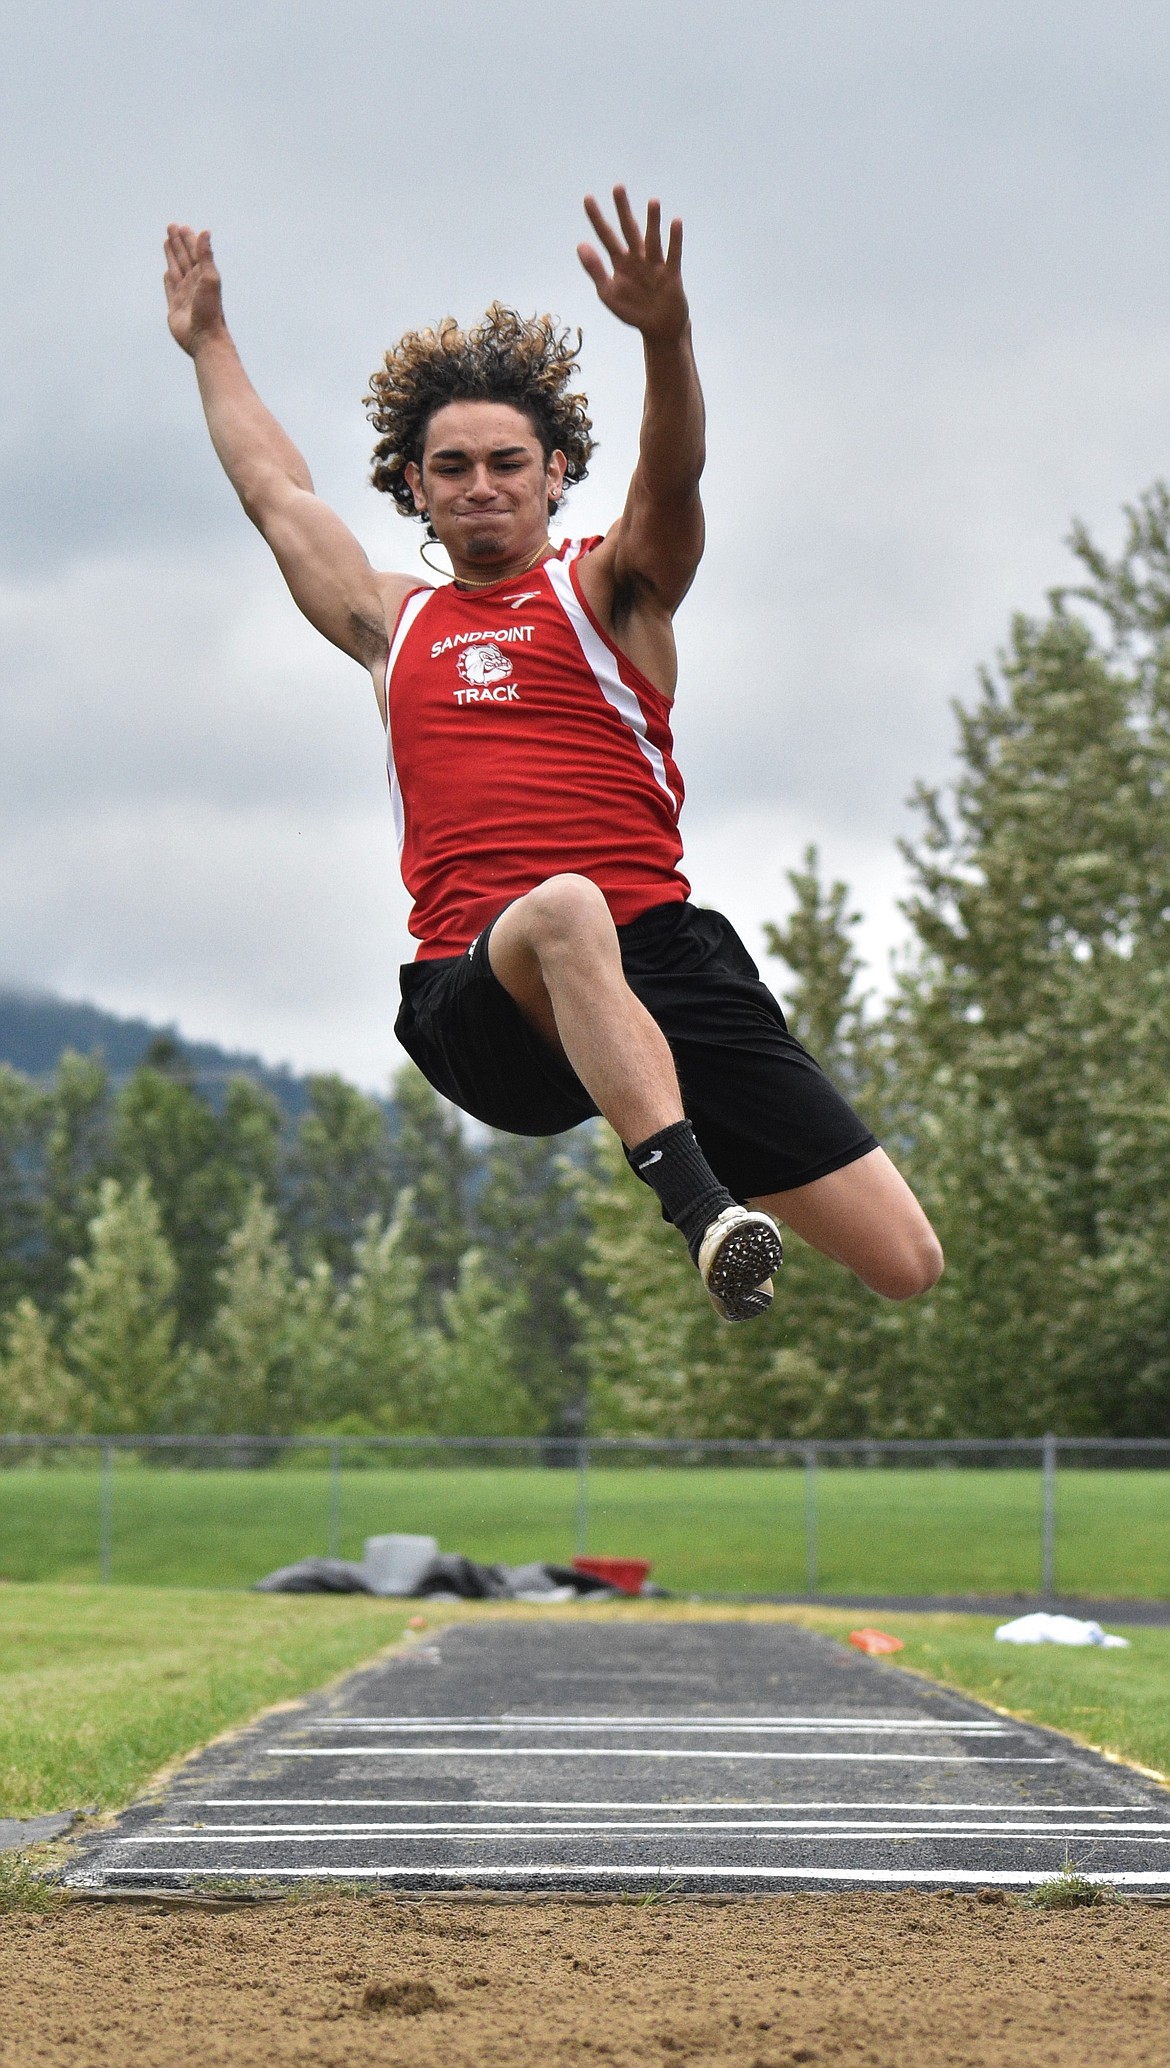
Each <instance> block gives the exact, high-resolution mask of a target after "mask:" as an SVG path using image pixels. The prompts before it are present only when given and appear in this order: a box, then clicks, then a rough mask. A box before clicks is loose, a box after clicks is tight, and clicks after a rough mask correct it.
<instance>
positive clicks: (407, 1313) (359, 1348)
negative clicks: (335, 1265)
mask: <svg viewBox="0 0 1170 2068" xmlns="http://www.w3.org/2000/svg"><path fill="white" fill-rule="evenodd" d="M411 1207H412V1201H411V1195H410V1193H409V1191H407V1192H403V1193H400V1194H399V1197H398V1204H397V1206H396V1207H395V1211H394V1216H393V1219H392V1220H390V1221H387V1222H384V1223H383V1222H380V1221H379V1220H378V1217H377V1215H376V1214H372V1215H371V1216H370V1219H369V1220H368V1221H367V1223H366V1225H365V1228H364V1229H363V1230H362V1233H361V1236H360V1238H359V1240H358V1242H357V1244H356V1245H355V1248H354V1253H353V1274H352V1276H351V1278H350V1280H349V1284H348V1286H347V1288H346V1291H345V1294H344V1297H343V1301H342V1306H341V1329H342V1347H341V1351H340V1356H339V1364H338V1376H337V1385H336V1390H335V1394H334V1398H333V1400H332V1402H331V1404H330V1407H329V1410H328V1412H329V1417H330V1420H331V1422H333V1423H335V1424H336V1423H343V1424H344V1425H345V1426H346V1427H348V1428H352V1429H355V1430H356V1429H357V1428H359V1427H361V1428H366V1429H370V1430H379V1431H382V1432H383V1433H393V1432H396V1431H397V1432H408V1431H416V1430H421V1429H422V1427H423V1424H424V1417H423V1411H422V1403H421V1393H420V1386H421V1379H422V1374H423V1372H424V1371H425V1370H426V1369H427V1367H428V1365H429V1363H430V1361H431V1356H432V1352H433V1347H434V1341H435V1338H436V1334H437V1331H436V1330H435V1329H434V1328H426V1327H423V1326H421V1325H420V1323H419V1319H418V1313H417V1307H416V1302H417V1295H418V1285H419V1278H420V1275H421V1266H420V1264H419V1261H418V1258H417V1256H416V1255H415V1254H414V1251H413V1248H412V1246H411V1227H410V1217H411Z"/></svg>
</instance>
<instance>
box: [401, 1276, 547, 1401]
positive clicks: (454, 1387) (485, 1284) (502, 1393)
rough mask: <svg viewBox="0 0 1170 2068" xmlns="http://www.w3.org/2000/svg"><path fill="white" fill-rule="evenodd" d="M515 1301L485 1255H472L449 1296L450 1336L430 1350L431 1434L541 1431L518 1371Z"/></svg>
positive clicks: (446, 1332) (427, 1395) (446, 1320)
mask: <svg viewBox="0 0 1170 2068" xmlns="http://www.w3.org/2000/svg"><path fill="white" fill-rule="evenodd" d="M512 1305H513V1303H512V1301H511V1300H510V1299H509V1298H508V1296H507V1295H506V1294H501V1292H500V1289H499V1287H498V1285H497V1284H496V1282H495V1277H494V1274H493V1273H492V1272H491V1271H489V1270H488V1269H487V1268H486V1266H485V1263H484V1259H483V1255H482V1252H481V1251H479V1250H476V1249H469V1250H468V1251H467V1252H466V1254H465V1255H464V1256H463V1257H462V1259H461V1260H460V1265H459V1275H458V1279H457V1281H456V1283H455V1285H454V1286H453V1287H452V1288H451V1290H450V1291H449V1292H447V1293H445V1294H444V1295H443V1329H442V1331H441V1333H439V1334H437V1335H436V1336H435V1337H434V1338H433V1339H432V1341H431V1344H430V1361H429V1368H428V1370H427V1371H426V1373H425V1375H424V1379H423V1385H424V1389H425V1390H424V1395H423V1407H424V1412H425V1416H426V1420H425V1427H426V1428H427V1429H428V1430H430V1431H434V1432H435V1433H436V1434H438V1435H442V1436H526V1435H530V1434H532V1433H533V1432H534V1431H535V1430H536V1429H537V1426H538V1424H537V1418H536V1413H535V1410H534V1407H533V1403H532V1400H531V1398H530V1396H529V1395H528V1393H527V1392H526V1390H525V1388H524V1387H523V1386H522V1385H521V1384H520V1382H519V1380H518V1378H517V1376H516V1373H515V1370H514V1369H513V1365H512V1346H513V1342H514V1340H515V1338H514V1328H513V1311H512Z"/></svg>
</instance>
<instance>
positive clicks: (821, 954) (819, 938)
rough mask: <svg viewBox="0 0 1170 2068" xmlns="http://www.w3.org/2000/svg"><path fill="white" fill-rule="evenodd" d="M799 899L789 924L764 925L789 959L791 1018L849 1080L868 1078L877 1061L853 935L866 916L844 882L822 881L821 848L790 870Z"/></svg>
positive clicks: (820, 1056) (771, 943)
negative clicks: (856, 908)
mask: <svg viewBox="0 0 1170 2068" xmlns="http://www.w3.org/2000/svg"><path fill="white" fill-rule="evenodd" d="M787 873H788V881H789V883H790V884H791V886H792V890H793V893H794V896H795V904H794V905H793V908H792V911H791V913H790V914H789V916H788V919H787V920H786V921H785V923H784V925H783V926H775V925H771V924H769V925H766V926H765V928H764V934H765V938H766V940H767V944H768V953H769V954H770V955H776V956H778V957H779V958H780V960H781V961H782V962H784V963H786V964H787V966H788V968H789V970H790V971H791V973H792V983H791V984H790V985H789V986H788V987H787V996H786V1008H785V1017H786V1019H787V1021H788V1024H789V1027H790V1028H791V1030H792V1032H793V1033H794V1034H795V1036H796V1038H797V1040H798V1041H801V1042H803V1044H804V1046H805V1047H806V1048H807V1049H808V1050H809V1051H810V1053H811V1054H812V1055H814V1056H815V1057H816V1058H817V1061H818V1062H819V1063H820V1064H821V1067H822V1068H823V1069H825V1070H827V1071H828V1073H829V1075H830V1076H831V1077H834V1078H836V1079H837V1080H838V1081H839V1082H841V1083H842V1085H843V1086H845V1085H848V1087H849V1088H850V1089H852V1088H853V1087H854V1086H855V1085H856V1084H857V1083H858V1082H859V1081H860V1082H861V1083H863V1084H864V1081H865V1079H866V1077H867V1076H868V1074H869V1069H870V1068H871V1067H872V1059H871V1057H870V1055H869V1049H870V1047H871V1043H870V1041H869V1040H868V1039H867V1031H868V1030H867V1028H866V1023H865V1006H866V998H865V995H864V994H862V993H861V992H860V991H859V989H858V982H859V978H860V975H861V970H862V962H861V956H860V954H859V953H858V949H857V945H856V940H855V935H856V931H857V928H858V927H859V926H860V924H861V914H860V913H859V912H854V911H851V910H850V904H851V899H850V892H849V887H848V885H847V884H845V883H841V882H836V883H831V884H828V885H826V884H823V883H822V881H821V873H820V857H819V855H818V853H817V850H816V848H815V847H807V848H806V849H805V851H804V859H803V865H802V866H801V867H800V868H799V869H789V870H788V872H787Z"/></svg>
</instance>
